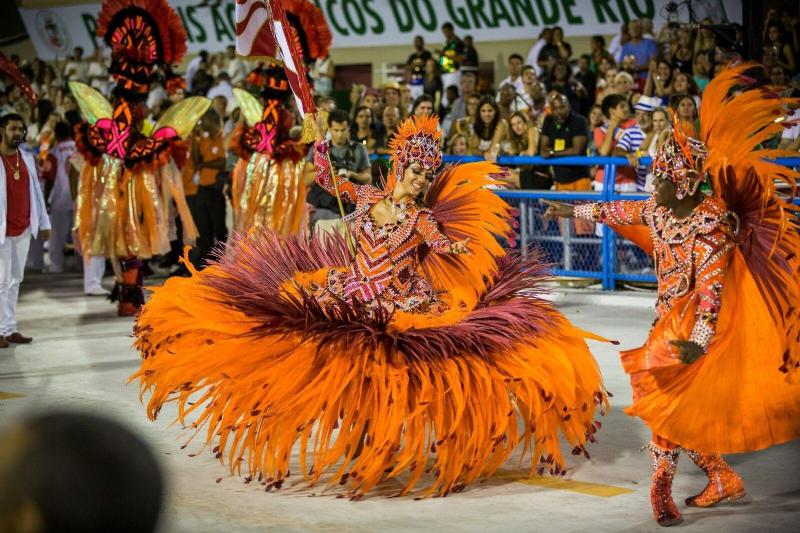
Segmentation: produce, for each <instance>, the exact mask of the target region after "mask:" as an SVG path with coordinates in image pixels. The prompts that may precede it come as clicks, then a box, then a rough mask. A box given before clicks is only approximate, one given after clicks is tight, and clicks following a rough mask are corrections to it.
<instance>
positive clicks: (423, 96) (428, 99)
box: [411, 94, 433, 115]
mask: <svg viewBox="0 0 800 533" xmlns="http://www.w3.org/2000/svg"><path fill="white" fill-rule="evenodd" d="M422 102H430V103H431V105H433V97H432V96H431V95H429V94H421V95H419V96H417V99H416V100H414V104H413V105H412V106H411V114H412V115H413V114H414V113H415V112H416V111H417V108H418V107H419V104H421V103H422Z"/></svg>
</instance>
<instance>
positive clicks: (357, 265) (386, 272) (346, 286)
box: [314, 142, 451, 312]
mask: <svg viewBox="0 0 800 533" xmlns="http://www.w3.org/2000/svg"><path fill="white" fill-rule="evenodd" d="M327 151H328V145H327V144H326V143H320V142H317V143H316V144H315V149H314V165H315V166H316V179H317V183H319V184H320V186H322V187H323V188H324V189H325V190H326V191H328V192H329V193H330V194H334V184H333V179H334V177H333V176H332V175H331V172H330V165H329V163H328V158H327ZM336 185H337V187H338V188H339V194H340V195H341V197H342V199H343V200H345V201H348V202H351V203H354V204H356V210H355V211H354V212H353V213H351V214H350V215H348V218H347V220H348V221H349V222H351V224H350V227H351V230H352V233H353V237H354V240H355V258H354V260H353V261H352V262H351V264H350V265H349V266H348V268H347V270H346V271H345V272H341V271H336V270H332V271H331V272H330V273H329V275H328V283H327V286H326V287H321V288H320V290H319V291H318V292H317V293H316V297H317V298H318V299H319V300H321V301H325V300H330V299H332V298H344V299H346V300H350V299H355V300H357V301H359V302H363V303H373V302H374V303H376V304H380V305H381V306H383V307H384V308H385V309H387V310H388V311H391V310H392V309H394V308H399V309H401V310H404V311H412V310H417V311H422V312H425V311H429V310H432V309H434V308H435V307H436V305H438V304H437V302H436V294H435V291H434V290H433V289H432V288H431V285H430V283H428V281H427V280H426V279H425V278H423V277H422V276H421V275H420V274H419V273H418V271H417V265H418V262H419V258H418V251H419V250H418V249H419V247H420V246H421V245H423V244H425V245H427V246H428V247H429V248H430V249H431V250H432V251H433V252H435V253H448V252H449V250H450V244H451V241H450V239H448V238H447V237H446V236H445V235H444V234H443V233H442V232H441V231H440V230H439V227H438V224H437V222H436V220H435V219H434V218H433V213H432V212H431V211H430V210H429V209H426V208H423V207H421V206H419V205H417V204H416V203H415V202H414V201H413V200H410V199H409V200H408V201H407V202H405V203H404V204H402V205H401V206H400V209H401V211H400V213H399V215H398V220H397V222H394V223H390V224H384V225H382V226H378V225H377V224H376V223H375V221H374V220H373V218H372V216H371V214H370V210H371V209H372V208H373V207H374V206H375V204H377V203H378V202H380V201H382V200H383V199H384V198H386V196H387V195H388V194H391V193H387V192H386V191H383V190H381V189H379V188H377V187H373V186H371V185H358V184H354V183H352V182H351V181H349V180H347V179H345V178H342V177H340V176H336ZM435 304H436V305H435Z"/></svg>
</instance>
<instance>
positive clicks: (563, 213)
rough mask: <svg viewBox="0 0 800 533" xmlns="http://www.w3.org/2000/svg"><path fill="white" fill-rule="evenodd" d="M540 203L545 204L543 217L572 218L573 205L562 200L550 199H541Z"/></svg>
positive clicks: (573, 214) (573, 212)
mask: <svg viewBox="0 0 800 533" xmlns="http://www.w3.org/2000/svg"><path fill="white" fill-rule="evenodd" d="M542 203H543V204H545V205H546V206H547V211H545V212H544V218H547V219H551V220H552V219H556V218H572V217H574V216H575V206H573V205H571V204H565V203H562V202H554V201H552V200H542Z"/></svg>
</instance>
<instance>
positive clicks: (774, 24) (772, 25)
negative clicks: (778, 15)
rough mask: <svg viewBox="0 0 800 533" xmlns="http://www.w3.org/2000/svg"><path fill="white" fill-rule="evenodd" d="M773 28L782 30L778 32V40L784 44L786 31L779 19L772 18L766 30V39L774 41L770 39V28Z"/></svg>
mask: <svg viewBox="0 0 800 533" xmlns="http://www.w3.org/2000/svg"><path fill="white" fill-rule="evenodd" d="M772 28H778V31H779V32H780V33H779V34H778V42H779V43H781V44H783V33H784V32H783V27H782V26H781V24H780V23H779V22H778V21H777V20H772V21H771V22H769V23H768V24H767V28H766V30H765V31H764V36H765V37H766V39H764V40H765V41H767V42H768V43H770V44H771V43H772V41H770V40H769V30H771V29H772Z"/></svg>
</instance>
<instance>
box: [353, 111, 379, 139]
mask: <svg viewBox="0 0 800 533" xmlns="http://www.w3.org/2000/svg"><path fill="white" fill-rule="evenodd" d="M365 109H366V110H367V111H369V114H370V122H369V129H370V131H372V129H373V128H374V127H375V125H374V124H373V122H372V109H370V108H369V106H365V105H361V106H358V107H357V108H356V111H355V113H353V123H352V124H350V134H351V135H350V136H351V137H352V138H353V140H357V139H356V135H357V134H358V124H356V117H358V114H359V113H361V112H362V111H364V110H365Z"/></svg>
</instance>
